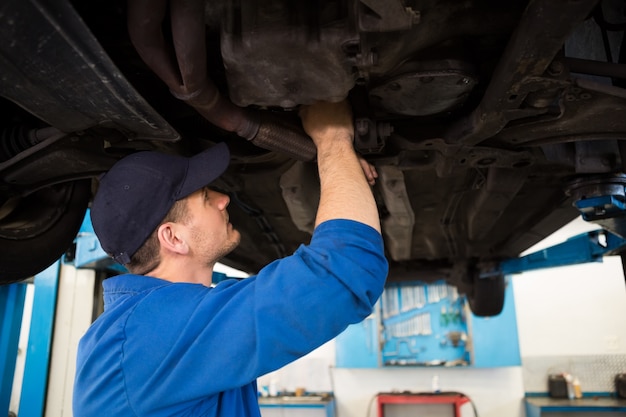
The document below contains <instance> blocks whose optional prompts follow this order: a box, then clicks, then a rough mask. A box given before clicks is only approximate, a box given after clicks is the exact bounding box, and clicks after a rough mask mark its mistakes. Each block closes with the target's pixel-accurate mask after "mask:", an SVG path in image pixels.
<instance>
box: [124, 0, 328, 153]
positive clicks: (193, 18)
mask: <svg viewBox="0 0 626 417" xmlns="http://www.w3.org/2000/svg"><path fill="white" fill-rule="evenodd" d="M168 4H169V12H170V17H171V19H170V23H171V28H172V38H173V46H172V45H170V44H168V43H167V42H166V41H165V37H164V36H163V32H162V30H161V25H162V23H163V21H164V20H165V17H166V14H167V7H168ZM128 31H129V34H130V39H131V41H132V43H133V45H134V46H135V49H136V50H137V52H138V53H139V55H140V56H141V58H142V59H143V61H144V62H145V63H146V65H148V67H150V69H152V71H154V72H155V74H157V76H158V77H159V78H160V79H161V80H162V81H163V82H165V84H166V85H167V86H168V88H169V89H170V92H171V93H172V94H173V95H174V96H175V97H177V98H179V99H180V100H183V101H184V102H186V103H187V104H189V105H190V106H192V107H193V108H195V109H196V111H198V113H200V115H202V116H203V117H204V118H205V119H207V120H208V121H209V122H210V123H212V124H213V125H215V126H217V127H220V128H221V129H224V130H226V131H228V132H233V133H236V134H237V135H239V136H240V137H242V138H245V139H247V140H249V141H250V142H252V143H253V144H255V145H256V146H259V147H261V148H265V149H268V150H272V151H277V152H282V153H285V154H288V155H289V156H291V157H292V158H294V159H297V160H300V161H312V160H314V159H315V156H316V153H317V149H316V147H315V144H314V143H313V141H312V140H311V139H310V138H309V137H308V136H307V135H306V134H305V133H304V131H303V130H302V129H299V128H297V127H293V126H287V125H285V124H283V123H279V122H278V121H276V120H273V119H272V118H270V117H269V116H268V115H265V114H263V113H261V112H259V111H252V110H249V109H244V108H242V107H239V106H236V105H235V104H233V103H232V102H231V101H230V100H228V99H227V98H225V97H223V96H222V95H221V94H220V93H219V91H218V89H217V87H216V86H215V84H214V83H213V82H212V81H211V80H210V79H209V77H208V71H207V67H206V44H205V23H204V1H203V0H171V1H170V2H169V3H168V1H167V0H130V1H129V2H128Z"/></svg>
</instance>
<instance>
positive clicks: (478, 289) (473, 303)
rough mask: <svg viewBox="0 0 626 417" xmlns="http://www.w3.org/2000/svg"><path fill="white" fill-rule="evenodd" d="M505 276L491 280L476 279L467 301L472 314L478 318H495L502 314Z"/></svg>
mask: <svg viewBox="0 0 626 417" xmlns="http://www.w3.org/2000/svg"><path fill="white" fill-rule="evenodd" d="M504 290H505V281H504V275H496V276H493V277H489V278H478V277H477V276H476V277H475V278H474V285H473V288H472V291H471V292H470V293H469V294H468V295H467V301H468V304H469V307H470V310H471V311H472V313H474V315H475V316H478V317H493V316H497V315H498V314H500V313H501V312H502V308H503V307H504Z"/></svg>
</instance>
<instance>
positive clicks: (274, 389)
mask: <svg viewBox="0 0 626 417" xmlns="http://www.w3.org/2000/svg"><path fill="white" fill-rule="evenodd" d="M269 395H270V397H276V396H278V381H277V380H275V379H270V386H269Z"/></svg>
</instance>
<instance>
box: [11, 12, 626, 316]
mask: <svg viewBox="0 0 626 417" xmlns="http://www.w3.org/2000/svg"><path fill="white" fill-rule="evenodd" d="M0 19H1V20H2V22H3V24H2V25H0V74H1V75H2V77H1V78H0V95H1V96H2V99H0V108H1V109H2V113H1V116H0V135H1V136H0V253H2V261H1V263H0V280H2V282H5V283H6V282H12V281H16V280H21V279H24V278H26V277H28V276H31V275H32V274H35V273H37V272H38V271H40V270H41V269H43V268H44V267H45V266H47V265H49V264H50V263H52V262H53V261H54V260H56V259H58V257H59V256H61V255H62V254H63V253H64V252H65V250H66V249H67V247H68V246H69V245H70V244H71V242H72V239H73V238H74V236H75V235H76V232H77V230H78V227H79V226H80V223H81V221H82V218H83V216H84V213H85V210H86V209H87V207H88V204H89V201H90V199H91V198H92V196H93V193H94V191H95V189H96V188H97V179H98V176H99V175H100V174H102V173H103V172H105V171H106V170H107V169H108V168H109V167H110V166H111V165H112V164H113V163H114V162H115V161H117V160H118V159H120V158H121V157H123V156H125V155H128V154H130V153H132V152H136V151H140V150H146V149H154V150H160V151H163V152H169V153H177V154H182V155H191V154H193V153H196V152H198V151H200V150H202V149H204V148H206V147H209V146H211V145H212V144H215V143H217V142H227V143H228V144H229V147H230V149H231V154H232V161H231V166H230V168H229V170H228V171H227V173H226V175H224V177H223V178H222V179H221V180H220V183H219V184H217V186H218V187H219V188H220V189H223V190H225V191H227V192H228V193H229V194H230V196H231V205H230V209H229V212H230V217H231V219H232V220H231V221H232V222H233V224H234V225H235V226H236V227H237V228H238V230H240V232H241V234H242V242H241V245H240V247H239V248H238V249H236V250H235V251H234V252H233V253H231V254H230V255H228V256H227V257H226V258H225V259H223V260H222V262H223V263H225V264H227V265H229V266H232V267H235V268H238V269H241V270H243V271H246V272H248V273H254V272H256V271H258V270H259V269H260V268H262V267H263V266H264V265H266V264H267V263H269V262H271V261H272V260H274V259H276V258H278V257H284V256H288V255H289V254H290V253H291V252H293V251H294V250H295V248H297V247H298V245H300V244H302V243H306V242H307V241H308V240H309V239H310V236H311V232H312V228H313V225H314V217H315V212H316V208H317V201H318V197H319V191H318V177H317V172H316V164H315V147H314V146H313V143H312V141H311V140H310V139H309V138H308V137H307V136H306V135H305V134H304V132H303V130H302V128H301V126H300V124H299V119H298V108H299V107H300V106H302V105H306V104H310V103H313V102H315V101H317V100H328V101H338V100H342V99H344V98H347V99H348V100H349V101H350V103H351V105H352V108H353V113H354V120H355V148H356V150H357V152H358V153H359V154H360V155H361V156H362V157H363V158H365V159H366V160H367V161H369V162H370V163H371V164H373V165H374V166H375V167H376V169H377V170H378V173H379V178H378V181H377V184H376V185H375V186H374V187H373V191H374V195H375V197H376V201H377V203H378V206H379V210H380V213H381V221H382V227H383V237H384V239H385V246H386V252H387V257H388V259H389V261H390V274H389V282H394V281H402V280H422V281H427V282H428V281H434V280H438V279H442V278H443V279H447V280H448V282H449V283H450V284H451V285H455V286H457V287H458V288H459V290H460V292H462V293H465V294H467V296H468V300H469V304H470V307H471V308H472V310H473V311H474V313H476V314H478V315H485V316H489V315H494V314H498V312H499V311H500V309H501V308H502V296H503V277H502V276H501V275H499V274H497V265H498V263H499V262H501V261H502V260H504V259H508V258H512V257H516V256H518V255H519V254H520V253H521V252H523V251H524V250H525V249H528V248H529V247H531V246H532V245H534V244H535V243H537V242H539V241H540V240H542V239H543V238H545V237H546V236H548V235H549V234H551V233H552V232H554V231H556V230H558V229H559V228H560V227H562V226H563V225H565V224H567V223H568V222H570V221H571V220H572V219H574V218H575V217H576V216H578V215H580V214H581V212H582V213H583V214H584V215H586V216H587V217H589V219H590V220H592V221H596V222H598V223H600V224H601V225H602V226H603V227H605V228H607V229H609V230H611V231H612V232H614V233H616V234H618V235H620V236H622V237H624V236H625V235H626V229H625V228H624V226H622V223H623V221H622V213H623V210H622V208H623V207H622V205H623V203H625V201H626V198H625V192H624V186H626V174H624V172H625V169H626V167H625V166H626V153H625V152H626V142H625V141H624V139H626V50H625V48H624V43H625V42H624V40H625V39H626V37H625V36H626V35H625V31H624V29H626V2H624V1H621V0H603V1H595V0H594V1H590V0H559V1H553V0H531V1H525V0H524V1H522V0H514V1H508V2H499V1H491V0H468V1H455V0H425V1H419V0H415V1H408V0H407V1H402V0H338V1H331V0H328V1H324V0H320V1H315V2H291V1H286V0H266V1H252V0H238V1H228V0H221V1H213V2H205V1H204V0H170V1H168V0H157V1H154V0H128V2H126V1H118V0H112V1H111V0H109V1H106V2H105V1H101V0H95V1H80V0H75V1H72V2H70V1H67V0H29V1H25V0H8V1H5V2H3V4H2V5H0ZM355 204H358V202H355ZM494 271H496V273H494Z"/></svg>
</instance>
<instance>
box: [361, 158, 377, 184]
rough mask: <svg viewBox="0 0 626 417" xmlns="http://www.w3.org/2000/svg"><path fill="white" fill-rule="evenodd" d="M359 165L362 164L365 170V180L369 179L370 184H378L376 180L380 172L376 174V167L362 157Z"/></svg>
mask: <svg viewBox="0 0 626 417" xmlns="http://www.w3.org/2000/svg"><path fill="white" fill-rule="evenodd" d="M359 163H360V164H361V168H362V169H363V173H364V174H365V178H366V179H367V182H368V184H369V185H374V184H376V178H378V172H376V167H374V165H372V164H370V163H369V162H367V161H366V160H365V159H363V158H361V157H359Z"/></svg>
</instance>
